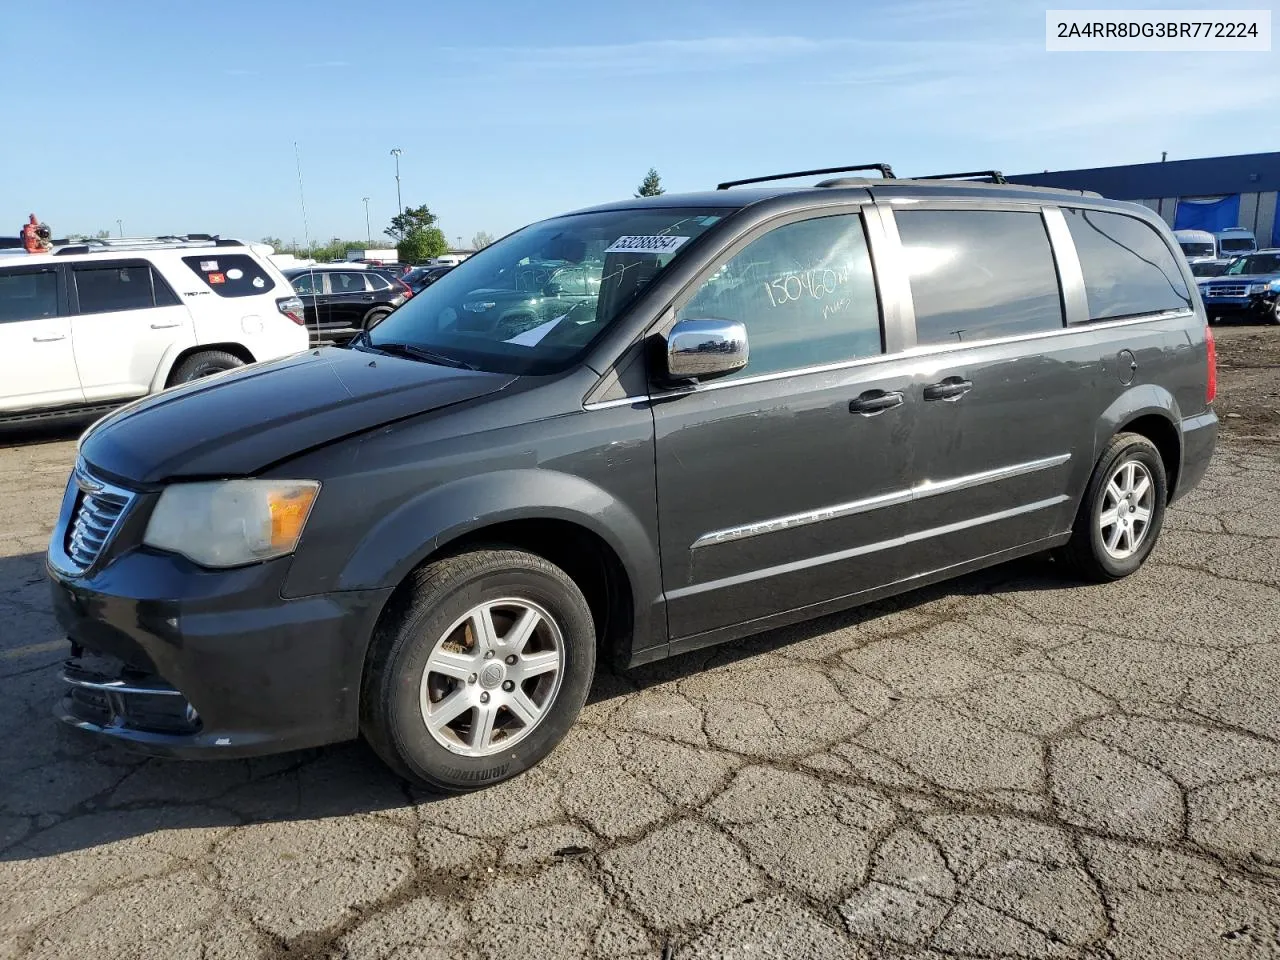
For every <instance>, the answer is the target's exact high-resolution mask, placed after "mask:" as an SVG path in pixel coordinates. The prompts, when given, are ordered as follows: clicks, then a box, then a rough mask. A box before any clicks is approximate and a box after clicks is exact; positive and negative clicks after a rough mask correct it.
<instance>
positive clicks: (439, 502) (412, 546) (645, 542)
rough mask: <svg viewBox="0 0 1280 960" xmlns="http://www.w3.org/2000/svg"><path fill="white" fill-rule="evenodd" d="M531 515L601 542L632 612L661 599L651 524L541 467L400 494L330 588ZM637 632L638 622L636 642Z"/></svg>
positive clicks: (383, 583)
mask: <svg viewBox="0 0 1280 960" xmlns="http://www.w3.org/2000/svg"><path fill="white" fill-rule="evenodd" d="M495 506H500V509H498V510H495V509H494V508H495ZM531 519H537V520H566V521H569V522H571V523H575V524H577V525H578V526H581V527H583V528H585V529H587V530H590V531H591V532H592V533H594V534H596V535H597V536H599V537H600V538H601V539H602V540H603V541H604V542H605V543H607V544H608V545H609V546H610V547H611V548H612V549H613V551H614V552H615V553H616V554H617V555H618V558H619V560H621V562H622V566H623V568H624V569H625V570H626V573H627V577H628V579H629V580H630V582H631V588H632V594H633V597H632V600H633V610H634V611H635V613H636V615H637V618H639V617H641V616H643V613H644V612H645V611H648V610H650V609H651V608H652V607H653V606H654V604H656V603H658V602H660V600H661V593H662V588H661V583H660V582H659V574H658V571H659V569H660V567H659V563H658V556H657V548H656V542H655V540H656V531H653V530H650V529H648V528H647V526H646V525H645V524H644V523H643V522H642V521H641V520H640V518H638V517H637V516H636V515H635V514H634V513H633V512H632V511H631V509H630V508H629V507H627V506H626V504H624V503H622V502H621V501H619V500H617V499H616V498H615V497H613V496H612V495H611V494H609V493H608V492H607V491H605V490H603V489H601V488H600V487H598V486H596V485H595V484H592V483H590V482H588V481H586V480H584V479H582V478H581V477H577V476H573V475H571V474H566V473H560V472H558V471H554V470H546V469H514V470H497V471H493V472H491V473H484V474H480V475H477V476H473V477H467V478H463V479H459V480H455V481H453V482H451V483H446V484H443V485H442V486H439V487H435V488H433V489H431V490H428V491H426V492H424V493H422V494H421V495H419V496H417V497H415V498H413V499H412V500H409V501H406V502H405V503H404V504H402V505H401V506H400V507H398V508H397V509H395V510H393V511H392V512H390V513H389V514H387V515H385V516H383V517H382V518H380V519H379V521H378V523H377V524H376V525H374V526H373V527H372V528H371V529H370V530H369V531H368V533H366V534H365V536H364V538H363V539H362V540H361V541H360V544H359V546H357V547H356V549H355V550H354V551H353V552H352V554H351V556H350V557H349V559H348V560H347V562H346V564H345V566H344V567H343V569H342V572H341V573H340V574H339V576H338V581H337V585H336V589H338V590H363V589H378V588H386V587H394V586H396V585H397V584H399V583H400V581H401V580H403V579H404V578H405V577H406V576H407V575H408V574H409V572H410V571H411V570H413V568H414V567H416V566H418V564H420V563H421V562H422V561H423V560H424V559H425V558H426V557H428V556H429V555H430V554H432V553H433V552H435V551H436V550H438V549H439V548H440V547H442V546H444V545H446V544H448V543H449V542H451V541H453V540H456V539H458V538H459V537H462V536H464V535H466V534H468V533H471V532H473V531H475V530H479V529H481V528H483V527H487V526H492V525H493V524H498V523H503V522H506V521H509V520H531ZM637 626H639V624H637ZM641 636H643V634H642V633H641V632H640V630H639V629H637V640H638V641H639V640H640V638H641Z"/></svg>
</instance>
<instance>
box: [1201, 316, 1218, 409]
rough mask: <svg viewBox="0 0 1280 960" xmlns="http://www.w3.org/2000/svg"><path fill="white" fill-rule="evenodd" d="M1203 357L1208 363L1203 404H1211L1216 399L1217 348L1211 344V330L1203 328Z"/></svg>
mask: <svg viewBox="0 0 1280 960" xmlns="http://www.w3.org/2000/svg"><path fill="white" fill-rule="evenodd" d="M1204 346H1205V355H1206V357H1207V359H1208V363H1209V375H1208V377H1207V378H1206V379H1205V388H1204V402H1205V403H1213V401H1214V400H1216V399H1217V397H1218V346H1217V344H1215V343H1214V342H1213V330H1212V329H1210V328H1209V327H1205V328H1204Z"/></svg>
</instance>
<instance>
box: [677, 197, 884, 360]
mask: <svg viewBox="0 0 1280 960" xmlns="http://www.w3.org/2000/svg"><path fill="white" fill-rule="evenodd" d="M712 318H714V319H723V320H736V321H739V322H740V323H742V324H744V325H745V326H746V328H747V340H748V342H749V343H750V346H751V362H750V363H749V364H748V365H747V366H746V367H745V368H744V369H743V370H741V371H739V372H738V373H736V374H732V375H730V377H726V378H725V379H730V378H731V377H743V376H759V375H760V374H764V373H776V372H779V371H783V370H797V369H801V368H803V367H810V366H817V365H821V364H828V363H839V362H841V361H845V360H856V359H860V358H863V357H873V356H878V355H879V354H880V353H882V352H883V338H882V337H881V332H880V305H879V300H878V299H877V297H876V286H875V278H874V276H873V274H872V270H871V257H870V254H869V253H868V250H867V240H866V235H865V233H864V231H863V226H862V218H861V217H860V216H858V215H857V214H845V215H841V216H835V217H821V218H818V219H814V220H802V221H800V222H798V223H790V224H787V225H786V226H782V227H778V228H776V229H774V230H771V231H770V232H769V233H766V234H765V235H764V236H762V237H759V238H758V239H756V240H754V241H752V242H751V243H750V244H748V245H747V247H746V248H745V249H743V250H742V251H741V252H739V253H738V254H737V255H736V256H735V257H733V258H732V259H731V260H729V261H727V262H726V263H725V264H724V265H722V266H721V267H720V269H719V270H717V271H716V272H715V273H714V274H712V275H711V276H710V277H709V278H708V279H707V280H706V281H705V282H704V283H703V284H702V286H701V287H700V288H699V289H698V292H697V293H696V294H694V296H693V299H692V300H690V301H689V302H688V303H687V304H685V306H684V308H683V309H682V310H681V311H680V314H679V318H678V319H681V320H705V319H712Z"/></svg>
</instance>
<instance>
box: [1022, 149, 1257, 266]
mask: <svg viewBox="0 0 1280 960" xmlns="http://www.w3.org/2000/svg"><path fill="white" fill-rule="evenodd" d="M1008 179H1009V180H1010V181H1012V182H1013V183H1029V184H1036V185H1038V186H1042V187H1067V188H1070V189H1074V190H1093V191H1096V192H1097V193H1100V194H1102V195H1103V196H1104V197H1111V198H1112V199H1115V200H1133V201H1136V202H1138V203H1141V204H1143V205H1145V206H1148V207H1150V208H1151V209H1152V210H1155V211H1156V212H1157V213H1159V214H1160V216H1162V217H1163V218H1164V219H1165V222H1167V223H1168V224H1169V226H1171V227H1173V228H1174V229H1175V230H1210V231H1213V230H1223V229H1225V228H1226V227H1244V228H1245V229H1248V230H1252V231H1253V233H1254V236H1256V237H1257V238H1258V246H1260V247H1265V246H1273V247H1280V153H1244V154H1240V155H1238V156H1234V157H1200V158H1197V159H1194V160H1169V161H1167V162H1164V163H1135V164H1131V165H1130V166H1126V167H1093V168H1091V169H1088V170H1057V171H1045V172H1044V173H1024V174H1018V175H1016V176H1011V177H1009V178H1008Z"/></svg>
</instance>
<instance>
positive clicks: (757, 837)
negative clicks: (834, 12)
mask: <svg viewBox="0 0 1280 960" xmlns="http://www.w3.org/2000/svg"><path fill="white" fill-rule="evenodd" d="M1217 333H1218V339H1219V349H1220V355H1221V356H1222V358H1223V363H1222V398H1221V401H1220V409H1221V411H1222V412H1223V413H1224V414H1226V415H1227V416H1226V417H1225V418H1224V425H1225V434H1226V439H1225V442H1224V443H1223V445H1222V446H1221V447H1220V448H1219V454H1218V456H1217V458H1216V460H1215V463H1214V465H1213V467H1212V469H1211V472H1210V473H1209V475H1208V477H1207V478H1206V480H1205V481H1204V483H1203V484H1202V486H1201V487H1200V489H1199V490H1197V491H1196V493H1195V494H1194V495H1193V496H1191V497H1190V498H1188V499H1187V500H1185V501H1183V502H1182V503H1180V504H1179V505H1178V506H1177V508H1175V509H1174V510H1172V511H1171V512H1170V514H1169V517H1168V525H1167V527H1166V530H1165V534H1164V537H1163V539H1162V540H1161V543H1160V545H1159V547H1158V549H1157V550H1156V552H1155V554H1154V555H1153V557H1152V559H1151V562H1149V563H1148V564H1147V566H1146V567H1145V568H1144V569H1143V570H1142V571H1141V572H1140V573H1139V574H1137V575H1135V576H1134V577H1132V578H1130V579H1128V580H1126V581H1124V582H1122V583H1117V584H1111V585H1107V586H1078V585H1073V584H1070V583H1067V582H1064V581H1062V580H1060V579H1059V578H1058V577H1056V576H1055V572H1054V570H1053V567H1052V565H1051V564H1049V563H1048V562H1045V561H1040V560H1033V561H1026V562H1021V563H1018V564H1013V565H1008V566H1005V567H1000V568H997V569H994V570H990V571H986V572H984V573H982V574H979V575H975V576H970V577H967V578H964V579H962V580H959V581H956V582H954V583H952V584H949V585H945V586H943V587H940V588H936V589H931V590H927V591H922V592H917V593H913V594H909V595H907V596H904V597H900V598H897V599H895V600H893V601H891V602H885V603H880V604H876V605H874V606H872V607H869V608H863V609H861V610H857V611H853V612H850V613H846V614H841V615H837V616H831V617H827V618H824V619H822V620H820V621H816V622H814V623H810V624H807V625H804V626H801V627H798V628H793V629H789V630H786V631H780V632H774V633H771V634H767V635H764V636H761V637H757V638H754V639H752V640H749V641H745V642H741V643H736V644H732V645H730V646H727V647H722V648H718V649H715V650H712V651H707V652H703V653H700V654H698V655H692V656H686V657H682V658H679V659H676V660H672V661H668V662H665V663H661V664H657V665H654V666H651V667H647V668H644V669H641V670H637V671H634V672H631V673H629V674H626V675H612V674H610V675H604V676H602V677H601V678H600V680H599V682H598V683H597V685H596V689H595V691H594V693H593V696H592V700H591V703H590V704H589V705H588V707H587V709H586V711H585V713H584V715H583V717H582V720H581V722H580V723H579V724H578V726H577V728H576V729H575V730H574V732H573V733H572V734H571V736H570V737H569V739H568V741H567V742H566V743H565V744H564V745H563V746H562V747H561V748H560V749H559V750H558V751H556V752H555V753H554V754H553V755H552V756H551V758H549V760H548V761H547V762H545V763H544V764H543V765H542V766H541V767H539V768H538V769H536V770H535V771H533V772H532V773H530V774H528V775H526V776H524V777H522V778H520V779H518V780H517V781H515V782H513V783H509V784H505V785H502V786H500V787H497V788H494V789H490V790H486V791H483V792H480V793H476V794H472V795H469V796H465V797H456V798H449V799H443V800H440V799H433V798H430V797H427V796H424V795H421V794H419V793H417V792H416V791H414V790H412V789H409V788H407V787H405V786H404V785H403V784H401V783H399V782H398V781H396V780H395V779H394V778H393V777H391V776H390V775H389V774H388V773H386V772H385V770H384V769H383V768H382V767H381V766H380V765H379V764H378V762H377V761H376V759H374V758H373V756H372V755H371V754H370V753H369V752H368V751H367V750H366V749H365V748H364V747H363V746H361V745H359V744H349V745H344V746H340V747H334V748H329V749H324V750H315V751H308V752H305V753H300V754H291V755H288V756H283V757H276V758H269V759H264V760H256V761H241V762H218V763H205V764H182V763H173V762H163V761H157V760H144V759H140V758H137V757H134V756H132V755H130V754H127V753H124V752H122V751H120V750H118V749H116V748H114V747H111V746H109V745H102V744H98V743H96V742H94V741H93V740H90V739H87V738H85V737H82V736H81V735H79V734H77V733H76V732H75V731H69V730H65V729H63V728H62V727H61V726H60V725H58V724H57V723H56V722H55V721H54V720H53V719H51V717H50V715H49V704H50V702H51V700H52V698H53V696H54V695H55V692H56V690H57V684H56V682H55V664H56V662H57V661H58V659H59V658H60V656H61V654H62V650H63V644H62V642H61V641H60V640H59V637H58V633H57V629H56V627H55V625H54V623H53V620H52V618H51V617H50V615H49V612H48V603H47V600H46V592H47V585H46V584H45V583H44V582H43V573H42V553H43V550H44V546H45V542H46V539H47V537H48V533H49V530H50V526H51V521H52V519H53V516H54V511H55V506H56V503H57V500H58V497H59V495H60V492H61V489H62V486H63V483H64V481H65V478H66V474H67V471H68V468H69V467H70V465H71V462H72V457H73V452H74V450H73V443H72V442H71V441H70V440H69V439H68V435H67V434H65V433H64V434H63V435H61V436H58V435H52V436H51V435H48V434H45V435H34V436H32V435H28V436H23V437H13V436H11V437H9V438H8V439H9V441H10V445H8V446H7V447H5V448H4V449H0V482H3V484H4V487H5V489H6V490H7V491H8V494H9V495H8V496H7V497H6V498H5V499H4V500H3V501H2V502H0V730H2V731H3V732H4V734H5V738H4V740H3V741H0V785H2V786H0V960H9V958H19V957H23V958H25V957H66V958H79V957H84V956H94V957H111V958H112V960H123V958H131V957H153V956H165V957H169V958H175V960H179V958H186V957H192V958H197V957H199V958H206V957H207V958H214V957H291V958H292V957H342V958H365V957H396V958H411V957H412V958H426V957H459V958H467V957H512V956H529V957H535V958H537V957H578V956H583V957H598V958H614V957H631V956H635V957H655V958H656V957H668V956H669V957H675V958H694V957H725V956H742V957H748V956H750V957H771V956H784V955H785V956H789V957H842V958H849V957H913V958H921V960H923V958H935V960H940V958H944V957H979V956H981V957H987V956H995V955H1000V956H1006V955H1016V956H1021V957H1079V958H1103V957H1114V958H1139V957H1141V958H1152V960H1168V958H1197V960H1200V958H1215V957H1222V958H1242V957H1273V956H1276V955H1277V953H1280V693H1277V689H1278V687H1280V627H1278V626H1277V624H1280V507H1277V501H1278V500H1280V456H1277V446H1276V444H1277V442H1278V441H1280V413H1277V412H1276V411H1280V365H1278V363H1280V329H1277V328H1270V329H1266V328H1228V327H1224V328H1220V329H1219V330H1218V331H1217ZM1232 413H1235V414H1238V415H1237V416H1234V417H1233V416H1230V414H1232Z"/></svg>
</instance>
